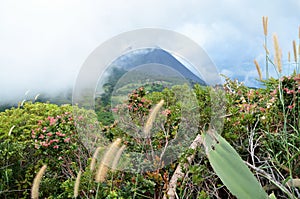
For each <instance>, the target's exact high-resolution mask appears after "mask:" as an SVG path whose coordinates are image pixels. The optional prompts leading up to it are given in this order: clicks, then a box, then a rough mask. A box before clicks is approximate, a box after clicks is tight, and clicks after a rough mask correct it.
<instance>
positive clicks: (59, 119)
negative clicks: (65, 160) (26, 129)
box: [31, 112, 75, 159]
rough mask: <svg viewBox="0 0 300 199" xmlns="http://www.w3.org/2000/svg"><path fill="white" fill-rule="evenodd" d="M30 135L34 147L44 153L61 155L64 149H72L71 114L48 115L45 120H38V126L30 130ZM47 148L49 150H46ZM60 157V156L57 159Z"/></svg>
mask: <svg viewBox="0 0 300 199" xmlns="http://www.w3.org/2000/svg"><path fill="white" fill-rule="evenodd" d="M31 137H32V139H33V141H34V148H35V149H37V150H39V151H42V152H43V153H44V154H46V155H48V154H52V155H55V154H56V155H57V154H59V155H62V154H63V153H64V150H69V149H72V143H73V142H74V139H75V126H74V121H73V117H72V114H71V113H70V112H65V113H63V114H61V115H57V116H55V117H52V116H48V117H47V118H46V119H45V120H39V121H38V127H37V128H36V129H33V130H32V132H31ZM47 148H49V149H51V150H46V149H47ZM61 158H62V157H61V156H60V157H59V159H61Z"/></svg>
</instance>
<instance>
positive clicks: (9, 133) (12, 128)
mask: <svg viewBox="0 0 300 199" xmlns="http://www.w3.org/2000/svg"><path fill="white" fill-rule="evenodd" d="M15 127H16V126H15V125H13V126H12V127H11V128H10V129H9V132H8V136H11V133H12V131H13V130H14V128H15Z"/></svg>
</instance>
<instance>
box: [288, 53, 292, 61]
mask: <svg viewBox="0 0 300 199" xmlns="http://www.w3.org/2000/svg"><path fill="white" fill-rule="evenodd" d="M288 62H291V52H290V51H289V52H288Z"/></svg>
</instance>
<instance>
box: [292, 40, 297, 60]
mask: <svg viewBox="0 0 300 199" xmlns="http://www.w3.org/2000/svg"><path fill="white" fill-rule="evenodd" d="M293 50H294V61H295V62H296V63H297V45H296V41H295V40H294V41H293Z"/></svg>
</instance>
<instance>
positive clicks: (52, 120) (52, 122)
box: [48, 117, 56, 126]
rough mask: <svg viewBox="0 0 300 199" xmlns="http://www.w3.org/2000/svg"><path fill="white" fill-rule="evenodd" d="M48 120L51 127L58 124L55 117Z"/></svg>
mask: <svg viewBox="0 0 300 199" xmlns="http://www.w3.org/2000/svg"><path fill="white" fill-rule="evenodd" d="M48 120H49V122H50V126H52V125H54V124H55V123H56V120H55V119H54V117H48Z"/></svg>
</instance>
